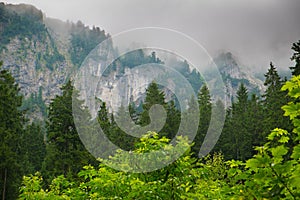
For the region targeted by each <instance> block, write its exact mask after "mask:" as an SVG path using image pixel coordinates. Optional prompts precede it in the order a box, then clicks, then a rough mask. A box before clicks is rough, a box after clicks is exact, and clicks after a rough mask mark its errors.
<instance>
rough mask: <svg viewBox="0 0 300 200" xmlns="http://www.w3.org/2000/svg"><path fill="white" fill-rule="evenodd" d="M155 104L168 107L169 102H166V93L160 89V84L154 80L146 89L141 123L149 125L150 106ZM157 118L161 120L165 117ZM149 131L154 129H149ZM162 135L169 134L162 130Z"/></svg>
mask: <svg viewBox="0 0 300 200" xmlns="http://www.w3.org/2000/svg"><path fill="white" fill-rule="evenodd" d="M154 105H160V106H163V107H164V109H166V107H167V104H166V102H165V95H164V93H163V92H162V91H160V90H159V88H158V85H157V84H156V83H155V82H152V83H151V84H150V85H149V86H148V88H147V90H146V98H145V101H144V103H143V105H142V106H143V111H142V113H141V116H140V119H139V125H141V126H147V125H149V124H150V123H151V120H150V115H149V111H150V108H151V107H152V106H154ZM155 120H159V121H160V120H163V119H158V118H156V119H155ZM152 123H153V122H152ZM149 131H154V130H149ZM160 135H164V136H166V135H167V134H166V133H162V132H160Z"/></svg>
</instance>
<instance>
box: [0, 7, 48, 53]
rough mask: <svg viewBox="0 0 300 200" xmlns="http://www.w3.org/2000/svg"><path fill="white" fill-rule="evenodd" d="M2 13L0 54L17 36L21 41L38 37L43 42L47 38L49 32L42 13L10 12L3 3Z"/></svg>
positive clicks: (0, 19)
mask: <svg viewBox="0 0 300 200" xmlns="http://www.w3.org/2000/svg"><path fill="white" fill-rule="evenodd" d="M0 13H1V14H0V24H1V26H2V28H1V30H0V52H1V51H2V50H3V49H4V48H5V45H6V44H8V43H9V42H10V40H11V39H14V38H15V37H16V36H18V37H20V38H21V39H23V38H28V39H32V38H33V37H36V38H38V39H39V40H43V39H44V38H45V36H46V33H47V30H46V27H45V25H44V24H43V22H42V19H43V14H42V12H38V13H35V14H33V13H30V12H29V13H28V12H25V13H24V14H17V13H16V12H14V11H11V10H8V9H7V8H6V7H5V5H4V4H3V3H1V4H0Z"/></svg>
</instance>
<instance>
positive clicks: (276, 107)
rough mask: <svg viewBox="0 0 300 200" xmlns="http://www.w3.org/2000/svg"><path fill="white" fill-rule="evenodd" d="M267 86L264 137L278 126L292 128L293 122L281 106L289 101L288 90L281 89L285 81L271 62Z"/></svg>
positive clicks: (264, 102)
mask: <svg viewBox="0 0 300 200" xmlns="http://www.w3.org/2000/svg"><path fill="white" fill-rule="evenodd" d="M265 77H266V79H265V83H264V85H265V86H266V87H267V89H266V91H265V93H264V95H263V98H264V99H263V106H264V138H265V137H266V134H267V133H269V132H270V131H271V130H273V129H274V128H277V127H281V128H284V129H287V130H290V127H291V124H290V121H289V119H288V118H287V117H285V116H283V113H284V112H283V110H282V109H281V107H282V106H283V105H285V104H287V102H288V98H286V92H284V91H281V88H282V85H283V81H282V80H281V78H280V76H279V75H278V72H277V69H276V67H275V66H274V65H273V64H272V63H270V68H269V69H268V72H267V73H266V74H265Z"/></svg>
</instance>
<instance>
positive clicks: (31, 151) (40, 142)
mask: <svg viewBox="0 0 300 200" xmlns="http://www.w3.org/2000/svg"><path fill="white" fill-rule="evenodd" d="M44 132H45V131H44V130H43V128H42V127H41V125H39V124H37V123H32V124H30V125H27V127H26V129H25V131H24V134H23V135H22V137H21V144H20V146H21V147H20V148H21V153H22V155H23V157H24V163H23V164H22V165H23V171H24V174H33V173H35V172H37V171H41V169H42V163H43V161H44V158H45V155H46V145H45V141H44V136H45V135H44Z"/></svg>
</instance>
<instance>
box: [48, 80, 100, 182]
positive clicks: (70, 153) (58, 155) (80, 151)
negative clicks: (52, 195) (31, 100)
mask: <svg viewBox="0 0 300 200" xmlns="http://www.w3.org/2000/svg"><path fill="white" fill-rule="evenodd" d="M72 96H73V101H72ZM78 96H79V95H78V91H76V90H75V89H74V87H73V85H72V82H71V81H68V82H67V83H66V84H65V85H64V86H63V87H62V95H61V96H56V97H55V98H54V99H53V100H52V102H51V103H50V106H49V115H48V121H47V147H46V150H47V154H46V157H45V161H44V165H43V174H44V177H46V182H47V183H49V181H51V180H52V179H53V178H54V177H55V176H58V175H64V176H65V177H67V178H69V179H74V178H76V177H77V173H78V172H79V171H80V170H81V169H82V167H83V166H85V165H88V164H94V163H95V158H94V157H92V156H91V155H90V154H89V152H88V151H87V150H86V149H85V147H84V145H83V144H82V142H81V140H80V138H79V135H78V133H77V130H76V127H75V123H74V119H73V114H72V103H73V104H74V105H76V106H77V108H78V109H79V111H76V112H81V117H82V118H83V119H85V120H87V119H88V118H90V115H89V113H88V112H87V110H86V109H85V108H83V106H82V105H83V101H81V100H79V99H78ZM87 121H88V120H87Z"/></svg>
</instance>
